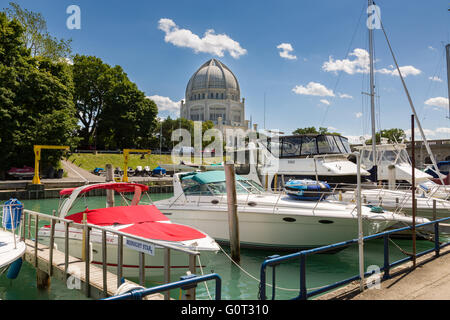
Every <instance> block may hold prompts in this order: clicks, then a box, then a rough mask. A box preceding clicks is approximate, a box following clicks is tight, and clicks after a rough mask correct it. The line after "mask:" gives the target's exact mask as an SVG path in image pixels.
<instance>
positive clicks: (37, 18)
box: [5, 2, 72, 61]
mask: <svg viewBox="0 0 450 320" xmlns="http://www.w3.org/2000/svg"><path fill="white" fill-rule="evenodd" d="M9 5H10V7H9V8H5V11H6V13H7V15H8V17H9V18H10V19H11V20H13V19H15V20H17V21H18V22H19V23H20V24H21V26H22V28H23V31H22V33H21V35H20V38H21V40H22V43H23V45H24V46H25V47H26V48H27V49H29V50H30V54H31V56H33V57H37V56H40V57H45V58H49V59H51V60H53V61H60V60H64V59H68V58H70V56H71V52H72V49H71V42H72V40H71V39H69V40H64V39H57V38H55V37H52V36H51V35H50V34H49V33H48V31H47V22H46V21H45V19H44V17H43V16H42V14H41V13H36V12H32V11H29V10H27V9H22V8H21V7H20V6H19V5H18V4H17V3H15V2H10V3H9Z"/></svg>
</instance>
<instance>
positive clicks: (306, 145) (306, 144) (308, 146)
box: [302, 136, 318, 156]
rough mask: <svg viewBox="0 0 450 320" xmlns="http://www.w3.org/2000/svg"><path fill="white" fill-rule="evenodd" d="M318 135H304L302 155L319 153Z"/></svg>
mask: <svg viewBox="0 0 450 320" xmlns="http://www.w3.org/2000/svg"><path fill="white" fill-rule="evenodd" d="M316 142H317V141H316V137H308V136H304V137H302V156H308V155H313V154H317V153H318V152H317V144H316Z"/></svg>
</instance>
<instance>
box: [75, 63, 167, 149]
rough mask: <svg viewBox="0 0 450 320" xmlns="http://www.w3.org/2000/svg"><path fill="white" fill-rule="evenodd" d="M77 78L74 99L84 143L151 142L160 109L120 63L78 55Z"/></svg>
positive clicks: (122, 145)
mask: <svg viewBox="0 0 450 320" xmlns="http://www.w3.org/2000/svg"><path fill="white" fill-rule="evenodd" d="M73 81H74V85H75V89H74V97H73V101H74V103H75V106H76V109H77V117H78V119H79V120H80V122H81V124H82V127H81V129H80V137H81V138H82V139H83V144H84V145H96V146H100V147H103V148H108V149H116V148H120V149H122V148H127V147H135V148H137V147H139V148H141V147H148V146H149V145H150V143H151V141H152V134H153V131H154V128H155V127H156V115H157V113H158V109H157V107H156V104H155V103H154V102H153V101H152V100H150V99H148V98H146V97H145V95H144V93H143V92H142V91H140V90H139V89H138V88H137V86H136V84H134V83H133V82H131V81H130V80H129V79H128V76H127V74H126V73H125V72H124V71H123V69H122V68H121V67H120V66H115V67H111V66H109V65H108V64H106V63H104V62H103V61H102V60H101V59H100V58H97V57H93V56H80V55H76V56H75V57H74V60H73Z"/></svg>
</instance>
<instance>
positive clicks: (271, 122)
mask: <svg viewBox="0 0 450 320" xmlns="http://www.w3.org/2000/svg"><path fill="white" fill-rule="evenodd" d="M8 2H9V1H5V0H1V1H0V8H5V7H7V6H8ZM16 2H17V3H19V4H20V5H21V6H22V7H24V8H27V9H29V10H32V11H35V12H41V13H42V14H43V15H44V17H45V19H46V20H47V24H48V29H49V32H50V33H51V34H52V35H54V36H56V37H61V38H65V39H67V38H71V39H72V40H73V43H72V47H73V51H74V53H79V54H85V55H94V56H97V57H100V58H101V59H103V61H105V62H106V63H108V64H110V65H121V66H122V67H123V68H124V70H125V72H127V74H128V76H129V78H130V79H131V80H132V81H134V82H135V83H136V84H137V85H138V87H139V89H140V90H142V91H144V92H145V94H146V95H147V96H151V97H155V99H156V96H157V99H158V101H156V102H157V103H158V104H159V106H160V108H161V112H160V115H161V116H167V115H169V114H170V115H172V116H173V115H174V106H175V105H176V103H178V102H179V101H180V100H181V99H184V93H185V89H186V85H187V82H188V80H189V78H190V77H191V75H192V74H193V73H194V72H195V71H196V70H197V68H198V67H200V65H202V64H203V63H204V62H205V61H207V60H208V59H210V58H213V57H214V58H218V59H219V60H221V61H222V62H223V63H225V64H226V65H227V66H228V67H229V68H230V69H231V70H232V71H233V72H234V74H235V75H236V76H237V78H238V81H239V84H240V86H241V97H244V98H246V118H247V119H250V117H251V118H252V120H253V122H254V123H258V124H259V127H260V128H261V127H263V126H264V112H263V110H264V96H265V97H266V115H265V119H266V121H265V122H266V125H265V126H266V128H268V129H269V128H270V129H279V130H281V131H283V132H285V133H290V132H291V131H293V130H295V129H296V128H299V127H309V126H316V127H318V126H323V127H329V128H330V129H331V130H332V131H338V132H340V133H342V134H344V135H346V136H350V137H353V138H355V137H358V136H360V135H367V134H370V119H369V100H368V97H367V96H366V95H363V94H361V92H363V91H367V90H368V86H369V84H368V82H369V80H368V74H367V73H366V69H365V67H366V66H367V64H366V58H367V56H366V53H367V50H368V35H367V34H368V29H367V27H366V20H367V13H366V11H365V10H366V6H367V1H365V0H358V1H357V0H340V1H331V0H316V1H312V0H303V1H298V0H297V1H294V0H292V1H283V0H281V1H280V0H279V1H254V0H246V1H234V0H229V1H226V2H224V1H213V0H209V1H203V0H196V1H142V0H141V1H138V0H136V1H132V0H130V1H123V0H122V1H118V0H109V1H100V0H97V1H88V0H83V1H77V0H71V1H66V0H17V1H16ZM376 3H377V5H378V6H379V7H380V10H381V19H382V21H383V24H384V26H385V28H386V31H387V33H388V36H389V39H390V41H391V44H392V46H393V49H394V52H395V54H396V57H397V60H398V62H399V65H400V67H403V69H402V73H403V74H404V75H406V77H405V80H406V84H407V86H408V89H409V91H410V93H411V96H412V99H413V102H414V104H415V106H416V109H417V111H418V113H419V117H420V120H421V123H422V125H423V127H424V128H425V129H427V131H426V133H427V138H428V139H436V138H450V120H449V119H448V118H446V117H447V116H448V107H447V105H448V102H447V101H448V100H447V96H448V93H447V74H446V61H445V54H444V46H445V44H447V43H449V42H450V12H448V11H447V10H448V8H449V5H448V2H447V1H444V0H433V1H417V0H409V1H406V0H397V1H388V0H380V1H376ZM69 5H78V6H79V7H80V9H81V29H80V30H69V29H68V28H67V27H66V20H67V18H68V17H69V14H67V13H66V9H67V7H68V6H69ZM161 19H164V20H161ZM211 29H212V30H214V31H211ZM208 30H209V31H208ZM374 37H375V58H376V65H375V68H376V69H377V71H378V72H377V73H376V86H377V87H376V92H377V95H378V97H379V98H377V103H376V105H377V108H378V109H377V119H376V122H377V125H378V129H379V128H381V129H389V128H397V127H399V128H403V129H405V130H406V129H408V128H409V127H410V114H411V110H410V107H409V104H408V100H407V98H406V95H405V93H404V91H403V89H402V85H401V82H400V79H399V77H398V76H396V75H395V72H393V69H392V65H393V60H392V58H391V56H390V53H389V51H388V47H387V45H386V41H385V40H384V37H383V35H382V32H381V30H374ZM280 45H281V46H280ZM290 49H292V50H291V51H290ZM283 52H284V53H283ZM280 53H282V54H280ZM446 104H447V105H446ZM162 109H165V110H162Z"/></svg>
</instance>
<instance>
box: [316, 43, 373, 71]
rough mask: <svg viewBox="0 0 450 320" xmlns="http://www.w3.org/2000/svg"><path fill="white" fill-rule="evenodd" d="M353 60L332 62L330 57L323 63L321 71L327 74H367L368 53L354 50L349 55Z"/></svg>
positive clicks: (357, 49) (362, 50)
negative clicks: (341, 72) (342, 72)
mask: <svg viewBox="0 0 450 320" xmlns="http://www.w3.org/2000/svg"><path fill="white" fill-rule="evenodd" d="M349 56H350V57H354V59H352V60H350V59H343V60H334V59H333V58H332V57H331V56H330V57H329V59H328V61H327V62H324V63H323V65H322V69H323V70H324V71H327V72H335V73H337V72H338V71H344V72H345V73H348V74H355V73H368V72H369V53H368V52H367V51H366V50H364V49H359V48H356V49H354V50H353V52H351V53H350V54H349Z"/></svg>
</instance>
